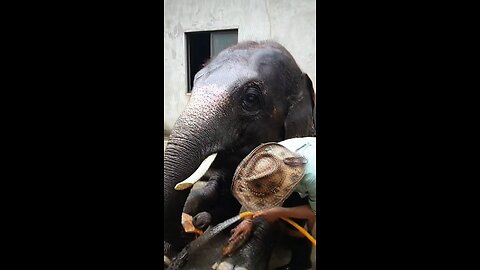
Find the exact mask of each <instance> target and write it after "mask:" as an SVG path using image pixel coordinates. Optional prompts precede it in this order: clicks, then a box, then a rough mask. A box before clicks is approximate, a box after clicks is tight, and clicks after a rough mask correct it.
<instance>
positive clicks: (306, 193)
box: [279, 137, 317, 215]
mask: <svg viewBox="0 0 480 270" xmlns="http://www.w3.org/2000/svg"><path fill="white" fill-rule="evenodd" d="M279 144H281V145H283V146H285V147H286V148H287V149H288V150H290V151H292V152H296V153H298V154H300V155H302V156H304V157H305V158H306V159H307V161H308V162H307V164H306V165H305V175H304V176H303V178H302V180H300V182H299V183H298V184H297V186H296V187H295V190H294V191H295V192H298V193H299V194H300V196H301V197H302V198H305V197H308V202H309V205H310V208H312V211H313V212H314V213H315V215H316V214H317V167H316V158H317V150H316V144H317V138H316V137H303V138H293V139H288V140H285V141H282V142H279Z"/></svg>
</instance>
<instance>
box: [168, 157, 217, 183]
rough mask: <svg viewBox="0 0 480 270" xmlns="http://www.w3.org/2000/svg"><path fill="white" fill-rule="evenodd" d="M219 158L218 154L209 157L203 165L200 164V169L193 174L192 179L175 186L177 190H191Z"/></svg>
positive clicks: (189, 178)
mask: <svg viewBox="0 0 480 270" xmlns="http://www.w3.org/2000/svg"><path fill="white" fill-rule="evenodd" d="M216 157H217V153H214V154H211V155H210V156H208V157H207V158H206V159H205V160H204V161H203V162H202V164H200V167H198V169H197V170H196V171H195V172H194V173H193V174H192V175H190V177H188V178H187V179H185V180H183V181H182V182H180V183H178V184H177V185H176V186H175V190H184V189H187V188H190V187H192V186H193V184H195V183H196V182H197V181H198V180H200V178H202V176H203V175H204V174H205V173H206V172H207V171H208V168H210V165H212V163H213V161H214V160H215V158H216Z"/></svg>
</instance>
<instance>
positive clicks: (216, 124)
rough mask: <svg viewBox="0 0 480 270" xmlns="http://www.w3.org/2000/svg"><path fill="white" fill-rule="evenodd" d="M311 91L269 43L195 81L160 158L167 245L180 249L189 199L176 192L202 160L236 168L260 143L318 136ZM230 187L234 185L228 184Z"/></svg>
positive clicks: (215, 65)
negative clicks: (183, 215) (214, 159)
mask: <svg viewBox="0 0 480 270" xmlns="http://www.w3.org/2000/svg"><path fill="white" fill-rule="evenodd" d="M314 116H315V92H314V90H313V86H312V82H311V80H310V78H309V77H308V75H307V74H305V73H303V72H302V71H301V70H300V68H299V67H298V65H297V64H296V62H295V60H294V59H293V57H292V56H291V55H290V53H289V52H288V51H287V50H286V49H285V48H284V47H283V46H281V45H280V44H278V43H275V42H270V41H265V42H243V43H239V44H237V45H234V46H232V47H230V48H227V49H225V50H224V51H222V52H221V53H220V54H219V55H218V56H217V57H215V58H214V59H212V60H211V61H210V62H209V63H208V64H207V65H205V66H204V67H203V68H202V69H201V70H200V71H199V72H198V73H197V74H196V75H195V78H194V84H193V90H192V95H191V98H190V101H189V103H188V105H187V107H186V109H185V110H184V112H183V113H182V115H181V116H180V117H179V119H178V120H177V121H176V123H175V125H174V127H173V130H172V133H171V135H170V138H169V142H168V144H167V146H166V149H165V155H164V206H163V207H164V208H163V209H164V215H165V216H164V240H165V241H166V242H167V243H169V244H170V245H171V246H172V247H174V248H175V250H177V251H178V250H180V249H181V248H182V247H183V246H184V245H185V244H186V241H187V240H186V239H187V238H184V237H183V236H182V235H183V234H182V227H181V222H180V220H181V213H182V209H183V207H184V204H185V201H186V199H187V196H188V194H189V191H188V190H182V191H178V190H175V189H174V187H175V185H176V184H178V183H179V182H181V181H183V180H185V179H187V178H188V177H189V176H190V175H192V174H193V173H195V171H196V170H197V168H198V167H199V165H200V164H201V163H202V161H203V160H204V159H205V158H207V157H208V156H210V155H211V154H214V153H218V155H217V160H219V162H221V163H223V164H225V166H227V167H228V166H229V167H233V170H234V169H235V167H236V165H238V163H239V162H240V161H241V160H242V159H243V158H244V157H245V156H246V155H247V154H248V153H249V152H250V151H251V150H253V149H254V148H255V147H256V146H258V145H259V144H261V143H265V142H272V141H281V140H284V139H288V138H293V137H303V136H314V135H315V117H314ZM229 180H231V179H229Z"/></svg>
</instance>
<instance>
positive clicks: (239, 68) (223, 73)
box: [195, 63, 257, 90]
mask: <svg viewBox="0 0 480 270" xmlns="http://www.w3.org/2000/svg"><path fill="white" fill-rule="evenodd" d="M256 77H257V72H256V70H255V69H253V68H252V67H251V66H249V65H244V64H235V63H229V64H225V65H222V66H217V67H215V68H212V69H208V70H207V71H204V72H203V73H201V72H199V74H198V76H197V80H196V81H195V86H197V85H198V86H201V87H205V86H210V85H217V87H218V88H224V89H225V90H228V89H231V88H233V87H234V86H236V85H237V84H239V83H241V82H244V81H248V80H252V79H255V78H256Z"/></svg>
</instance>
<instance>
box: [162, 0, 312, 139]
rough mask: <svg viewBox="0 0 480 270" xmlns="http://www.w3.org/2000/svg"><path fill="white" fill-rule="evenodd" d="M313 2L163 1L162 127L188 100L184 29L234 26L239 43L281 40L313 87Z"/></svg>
mask: <svg viewBox="0 0 480 270" xmlns="http://www.w3.org/2000/svg"><path fill="white" fill-rule="evenodd" d="M315 11H316V4H315V0H295V1H291V0H230V1H225V0H166V1H164V12H165V14H164V37H163V39H164V73H165V80H164V102H165V103H164V115H165V119H164V130H165V131H167V132H168V131H169V130H171V129H172V127H173V125H174V123H175V121H176V120H177V118H178V117H179V116H180V114H181V112H182V111H183V110H184V108H185V106H186V105H187V103H188V100H189V97H190V96H189V95H187V94H186V92H187V59H186V42H185V32H191V31H209V30H221V29H231V28H238V41H239V42H241V41H245V40H265V39H271V40H275V41H277V42H279V43H280V44H282V45H283V46H285V48H287V50H289V51H290V53H291V54H292V55H293V57H294V58H295V60H296V61H297V63H298V65H299V66H300V68H301V69H302V70H303V71H304V72H305V73H307V74H308V75H309V76H310V78H311V79H312V82H313V85H314V88H315V90H316V74H315V73H316V60H315V55H316V49H315V48H316V38H315V35H316V28H315Z"/></svg>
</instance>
